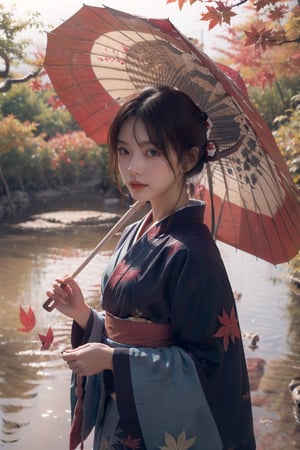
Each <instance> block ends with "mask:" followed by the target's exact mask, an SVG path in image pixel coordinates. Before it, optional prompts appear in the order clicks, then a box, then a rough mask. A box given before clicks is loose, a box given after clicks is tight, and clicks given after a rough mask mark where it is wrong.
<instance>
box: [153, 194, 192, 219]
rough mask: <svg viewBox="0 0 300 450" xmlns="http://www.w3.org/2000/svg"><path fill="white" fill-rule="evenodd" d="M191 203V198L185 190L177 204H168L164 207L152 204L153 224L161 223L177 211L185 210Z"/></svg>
mask: <svg viewBox="0 0 300 450" xmlns="http://www.w3.org/2000/svg"><path fill="white" fill-rule="evenodd" d="M188 203H189V197H188V194H187V192H186V190H185V189H184V190H183V191H182V192H181V194H180V196H179V198H178V199H177V201H176V202H175V203H173V204H172V203H171V202H170V203H168V204H164V205H159V204H155V202H153V203H151V207H152V221H153V222H159V221H160V220H162V219H163V218H164V217H167V216H170V215H171V214H173V213H174V212H175V211H177V210H178V209H180V208H183V207H184V206H187V205H188Z"/></svg>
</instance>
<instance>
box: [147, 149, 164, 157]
mask: <svg viewBox="0 0 300 450" xmlns="http://www.w3.org/2000/svg"><path fill="white" fill-rule="evenodd" d="M147 155H148V156H150V157H152V158H153V157H154V156H160V155H161V152H160V151H159V150H156V149H155V148H151V149H150V150H147Z"/></svg>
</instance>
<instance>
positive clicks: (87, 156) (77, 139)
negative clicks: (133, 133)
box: [0, 115, 110, 194]
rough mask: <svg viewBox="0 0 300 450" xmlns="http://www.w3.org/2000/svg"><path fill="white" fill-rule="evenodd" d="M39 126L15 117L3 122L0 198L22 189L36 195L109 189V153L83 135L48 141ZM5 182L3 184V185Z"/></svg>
mask: <svg viewBox="0 0 300 450" xmlns="http://www.w3.org/2000/svg"><path fill="white" fill-rule="evenodd" d="M36 128H37V126H36V124H35V123H30V122H24V123H23V122H21V121H19V120H18V119H17V118H15V117H14V116H13V115H9V116H7V117H5V118H3V119H2V120H0V168H1V174H2V177H1V179H0V194H3V193H5V192H6V191H7V187H8V189H9V191H13V190H16V189H20V190H23V191H28V192H30V191H37V190H41V189H47V188H57V187H67V186H72V185H78V184H80V183H86V182H87V181H88V182H93V183H94V185H98V186H99V187H100V188H102V189H106V188H108V187H109V185H110V179H109V175H108V169H107V166H108V164H107V150H106V148H105V147H100V146H98V145H97V144H95V142H94V141H92V140H91V139H89V138H87V137H86V136H85V134H84V133H83V132H82V131H80V132H70V133H67V134H64V135H57V136H56V137H54V138H52V139H50V140H48V141H47V140H45V139H44V137H43V135H35V132H36ZM1 182H2V183H1Z"/></svg>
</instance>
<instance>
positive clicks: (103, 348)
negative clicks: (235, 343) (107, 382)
mask: <svg viewBox="0 0 300 450" xmlns="http://www.w3.org/2000/svg"><path fill="white" fill-rule="evenodd" d="M113 351H114V350H113V349H112V348H111V347H109V346H108V345H105V344H101V343H97V342H89V343H87V344H85V345H81V346H80V347H77V348H74V349H70V350H66V351H64V352H63V353H62V358H63V359H64V360H65V361H66V363H67V364H68V366H69V368H70V369H71V370H73V371H74V372H75V373H76V374H77V375H81V376H88V375H95V374H96V373H99V372H103V370H112V369H113V363H112V356H113Z"/></svg>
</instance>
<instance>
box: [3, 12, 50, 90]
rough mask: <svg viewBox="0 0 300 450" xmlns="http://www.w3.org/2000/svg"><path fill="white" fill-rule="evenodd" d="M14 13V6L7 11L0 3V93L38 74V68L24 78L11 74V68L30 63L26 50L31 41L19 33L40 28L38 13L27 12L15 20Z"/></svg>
mask: <svg viewBox="0 0 300 450" xmlns="http://www.w3.org/2000/svg"><path fill="white" fill-rule="evenodd" d="M15 12H16V5H14V6H13V7H12V8H9V9H8V8H5V6H4V4H2V3H0V80H1V79H2V80H3V81H2V82H1V83H0V93H1V92H2V93H3V92H8V91H9V90H10V89H11V87H12V85H14V84H16V83H17V84H18V83H24V82H26V81H28V80H30V79H31V78H34V77H35V76H36V75H37V74H38V73H39V68H38V69H36V68H34V70H33V71H32V72H29V73H28V74H26V75H24V76H18V75H17V74H15V73H13V68H16V66H17V65H19V64H20V63H28V62H30V59H29V57H28V54H27V50H28V46H29V44H30V43H31V41H30V40H29V39H25V38H20V35H21V33H22V32H23V31H25V30H28V29H33V28H34V29H37V30H39V29H40V28H41V26H42V24H41V23H40V22H39V21H38V16H39V14H38V13H36V12H28V14H27V16H26V17H25V18H22V19H16V18H15Z"/></svg>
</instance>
